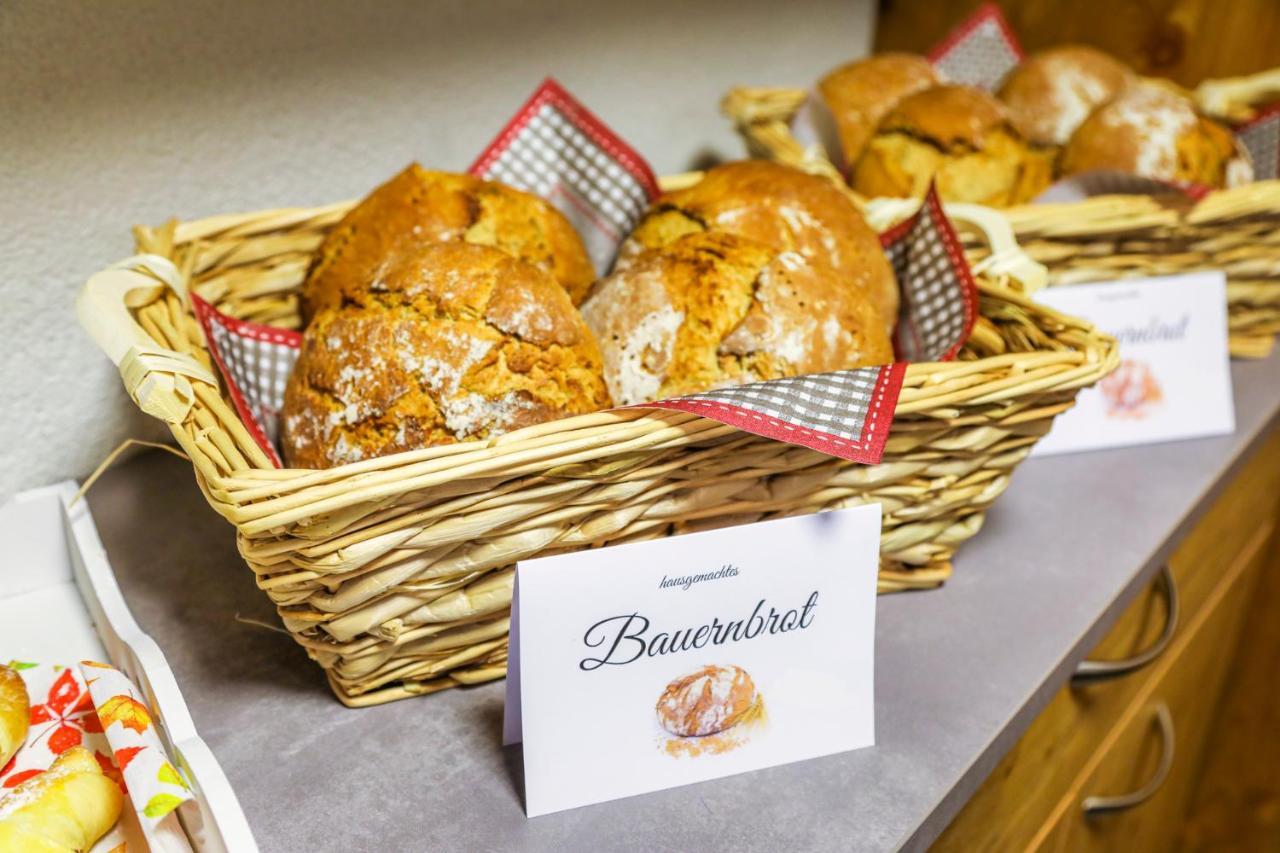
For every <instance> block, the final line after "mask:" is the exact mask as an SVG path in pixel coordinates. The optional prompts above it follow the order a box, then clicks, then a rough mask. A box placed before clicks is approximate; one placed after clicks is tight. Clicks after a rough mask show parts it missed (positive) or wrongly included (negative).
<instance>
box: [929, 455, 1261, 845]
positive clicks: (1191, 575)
mask: <svg viewBox="0 0 1280 853" xmlns="http://www.w3.org/2000/svg"><path fill="white" fill-rule="evenodd" d="M1278 499H1280V430H1276V431H1273V434H1272V435H1271V436H1270V437H1269V439H1268V440H1267V441H1266V442H1265V443H1264V445H1263V446H1262V447H1261V448H1260V449H1259V450H1258V451H1257V452H1256V453H1254V454H1252V455H1251V457H1250V458H1249V459H1247V460H1245V464H1244V465H1243V466H1242V468H1241V469H1240V471H1239V473H1238V474H1237V475H1236V476H1235V477H1234V478H1233V479H1232V481H1231V482H1230V483H1229V484H1228V485H1227V487H1226V488H1225V489H1223V491H1222V493H1221V495H1220V496H1219V498H1218V499H1217V500H1216V501H1215V502H1214V503H1213V504H1212V505H1211V506H1210V508H1209V509H1208V510H1207V511H1206V512H1205V514H1204V515H1203V517H1202V518H1201V519H1200V521H1199V522H1198V523H1197V524H1196V525H1195V526H1194V527H1193V529H1192V531H1191V532H1190V533H1189V534H1188V535H1187V536H1186V537H1185V538H1184V539H1183V541H1182V542H1181V543H1180V544H1179V546H1178V547H1177V549H1176V551H1175V552H1174V554H1173V555H1172V556H1171V558H1170V560H1169V564H1168V568H1167V571H1166V572H1165V573H1164V574H1162V576H1161V577H1160V578H1157V580H1156V581H1155V582H1154V583H1153V584H1152V585H1151V586H1150V587H1148V588H1147V589H1145V590H1143V591H1142V592H1141V593H1140V594H1139V595H1138V596H1137V598H1136V599H1135V600H1134V601H1133V602H1132V603H1131V604H1130V606H1129V607H1128V608H1127V609H1126V610H1125V611H1124V613H1123V614H1122V615H1121V616H1120V617H1119V618H1118V619H1117V621H1116V623H1115V625H1114V626H1113V627H1112V629H1111V630H1110V632H1109V633H1108V634H1107V636H1106V638H1105V639H1104V640H1103V641H1102V642H1101V643H1100V644H1099V645H1098V647H1097V648H1096V649H1095V651H1094V652H1093V653H1092V654H1091V655H1090V659H1091V660H1101V661H1118V660H1124V659H1129V658H1133V657H1134V656H1137V657H1138V658H1140V659H1146V660H1145V663H1144V665H1141V666H1136V667H1134V668H1133V670H1132V671H1130V672H1128V673H1127V674H1124V675H1122V676H1119V677H1112V678H1107V679H1103V680H1098V681H1094V682H1091V683H1086V684H1079V683H1077V684H1076V685H1075V686H1067V687H1064V688H1063V689H1062V690H1061V691H1059V693H1058V694H1057V695H1056V696H1055V697H1054V699H1053V700H1052V701H1051V702H1050V703H1049V705H1048V706H1047V707H1046V708H1045V710H1044V711H1043V712H1042V713H1041V714H1040V716H1039V717H1038V718H1037V719H1036V720H1035V722H1034V723H1032V725H1031V727H1030V728H1029V729H1028V731H1027V733H1026V734H1025V735H1024V736H1023V738H1022V739H1021V740H1020V741H1019V743H1018V744H1017V745H1016V746H1015V747H1014V748H1013V749H1012V750H1011V751H1010V752H1009V753H1008V754H1007V755H1006V756H1005V757H1004V758H1003V759H1002V760H1001V762H1000V763H999V764H998V765H997V767H996V769H995V770H994V771H992V773H991V774H990V776H989V777H988V779H987V781H986V783H985V784H984V785H983V787H982V788H981V789H979V791H978V793H977V794H975V795H974V797H973V798H972V799H971V800H970V802H969V803H968V804H967V805H966V806H965V808H964V809H963V810H962V811H961V812H960V814H959V815H958V816H957V817H956V819H955V820H954V821H953V823H952V825H951V826H950V827H949V828H948V829H947V831H946V832H945V833H944V834H943V835H942V836H941V837H940V838H939V839H938V841H937V843H936V845H935V848H934V849H935V850H941V851H950V850H963V851H972V850H1010V849H1032V850H1048V851H1059V850H1063V851H1065V850H1071V851H1075V850H1095V849H1097V850H1110V849H1116V850H1121V849H1123V850H1166V849H1173V848H1174V847H1175V846H1176V840H1177V839H1178V838H1179V836H1180V834H1181V833H1182V831H1183V828H1184V823H1185V815H1186V814H1187V813H1188V810H1189V809H1190V803H1191V802H1192V800H1193V799H1194V798H1193V788H1194V785H1195V782H1196V779H1197V776H1198V774H1199V772H1200V768H1201V766H1202V765H1203V764H1204V757H1205V754H1206V744H1207V743H1208V741H1209V732H1210V730H1211V728H1212V727H1213V725H1214V720H1215V714H1216V713H1217V709H1218V697H1219V695H1220V694H1221V692H1222V689H1223V685H1224V683H1225V682H1226V679H1227V675H1228V672H1229V670H1230V669H1231V662H1232V660H1233V658H1234V651H1235V646H1236V643H1237V639H1238V637H1239V634H1240V630H1241V625H1242V624H1244V623H1245V622H1246V619H1245V614H1246V611H1247V609H1248V608H1249V607H1250V606H1251V600H1250V590H1251V589H1252V587H1253V585H1254V584H1255V583H1256V581H1257V578H1258V577H1259V576H1260V575H1261V574H1263V573H1267V574H1268V575H1271V574H1275V573H1280V564H1276V563H1275V562H1274V561H1273V560H1271V555H1272V553H1273V552H1272V549H1271V548H1270V545H1271V540H1272V538H1273V535H1274V528H1275V524H1276V518H1277V501H1278ZM1268 579H1269V577H1268ZM1268 588H1270V587H1268ZM1175 601H1176V605H1175V604H1173V602H1175ZM1277 603H1280V602H1272V604H1271V607H1273V608H1274V606H1275V604H1277ZM1258 606H1263V603H1258ZM1171 610H1176V619H1175V621H1174V622H1173V624H1170V622H1169V619H1170V617H1171V616H1173V615H1174V614H1173V613H1172V612H1171ZM1153 650H1154V652H1155V653H1151V652H1153ZM1144 652H1148V654H1145V655H1144ZM1162 708H1163V709H1166V710H1164V711H1160V710H1159V709H1162ZM1162 718H1164V719H1165V720H1167V721H1168V725H1169V726H1170V727H1171V729H1172V732H1171V733H1170V732H1165V731H1162V729H1161V724H1160V721H1161V719H1162ZM1271 735H1272V737H1276V736H1277V733H1276V732H1272V733H1271ZM1167 750H1171V756H1172V759H1171V761H1170V763H1169V766H1168V768H1167V776H1166V778H1164V779H1163V780H1161V784H1159V785H1158V786H1156V789H1155V790H1154V791H1153V792H1152V794H1151V796H1150V797H1149V798H1147V799H1146V800H1145V801H1144V802H1142V803H1140V804H1135V805H1133V806H1132V807H1131V808H1127V809H1124V810H1119V811H1115V812H1112V813H1107V814H1096V815H1094V816H1087V815H1086V813H1085V810H1084V807H1083V806H1084V802H1085V800H1086V799H1087V798H1089V797H1104V798H1105V797H1109V796H1116V795H1122V794H1125V793H1127V792H1134V791H1139V790H1141V789H1142V788H1143V787H1144V785H1145V784H1146V783H1147V782H1148V781H1150V780H1152V779H1153V778H1155V777H1156V776H1157V775H1158V771H1161V769H1162V768H1161V762H1162V759H1164V757H1165V756H1166V751H1167ZM1104 802H1105V801H1104ZM1219 820H1220V818H1219Z"/></svg>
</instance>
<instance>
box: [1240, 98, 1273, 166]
mask: <svg viewBox="0 0 1280 853" xmlns="http://www.w3.org/2000/svg"><path fill="white" fill-rule="evenodd" d="M1236 139H1238V140H1240V144H1241V145H1243V146H1244V148H1245V150H1246V151H1248V152H1249V159H1250V160H1251V161H1252V162H1253V179H1254V180H1255V181H1271V180H1275V179H1276V178H1280V106H1274V107H1272V108H1270V109H1268V110H1266V111H1264V112H1263V113H1262V114H1260V115H1259V116H1257V117H1256V118H1254V119H1252V120H1251V121H1249V122H1247V123H1246V124H1242V125H1240V127H1237V128H1236Z"/></svg>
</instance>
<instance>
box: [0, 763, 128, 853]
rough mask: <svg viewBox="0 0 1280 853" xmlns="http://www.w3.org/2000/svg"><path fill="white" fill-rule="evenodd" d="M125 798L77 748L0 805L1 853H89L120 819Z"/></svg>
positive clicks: (100, 769)
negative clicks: (17, 852) (13, 852)
mask: <svg viewBox="0 0 1280 853" xmlns="http://www.w3.org/2000/svg"><path fill="white" fill-rule="evenodd" d="M123 804H124V795H123V794H121V793H120V786H118V785H117V784H116V783H115V782H113V781H111V780H110V779H108V778H107V777H106V776H105V775H103V773H102V768H101V767H99V766H98V762H97V759H95V758H94V757H93V755H92V754H91V753H90V752H89V751H88V750H87V749H85V748H84V747H80V746H76V747H72V748H71V749H69V750H67V751H66V752H64V753H62V755H60V756H58V760H57V761H55V762H53V766H52V767H50V768H49V769H48V770H46V771H45V772H43V773H41V774H40V775H39V776H33V777H32V778H30V779H28V780H27V781H25V782H23V783H22V784H21V785H19V786H18V787H16V788H14V789H13V791H11V792H10V793H9V794H8V795H7V796H5V797H4V798H3V799H0V850H2V851H6V853H7V851H22V853H72V851H76V853H79V852H80V851H85V850H88V849H89V848H90V847H92V846H93V845H94V843H95V842H96V841H97V840H98V839H99V838H101V837H102V836H104V835H106V834H107V831H108V830H109V829H111V827H112V826H114V825H115V822H116V821H117V820H118V819H119V818H120V809H121V807H122V806H123Z"/></svg>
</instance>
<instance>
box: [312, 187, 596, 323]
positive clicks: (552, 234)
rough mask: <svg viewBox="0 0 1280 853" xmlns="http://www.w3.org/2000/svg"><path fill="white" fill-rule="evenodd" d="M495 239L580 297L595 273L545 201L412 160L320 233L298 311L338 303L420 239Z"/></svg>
mask: <svg viewBox="0 0 1280 853" xmlns="http://www.w3.org/2000/svg"><path fill="white" fill-rule="evenodd" d="M454 240H462V241H466V242H468V243H476V244H479V245H484V246H495V247H497V248H499V249H501V250H503V251H504V252H506V253H507V254H509V255H512V256H513V257H517V258H520V259H521V260H524V261H527V262H528V263H530V264H533V265H534V266H536V267H538V268H539V269H542V270H544V271H546V272H548V273H550V274H551V275H552V276H553V277H554V278H555V280H556V281H558V282H560V284H561V285H562V286H563V287H564V289H565V290H566V291H568V293H569V296H570V298H572V299H573V302H574V304H575V305H576V304H577V303H579V302H581V301H582V299H583V297H584V296H586V293H587V290H588V288H590V287H591V283H592V282H593V281H594V280H595V269H594V267H593V266H592V264H591V259H590V258H589V257H588V256H587V252H586V249H585V248H584V247H583V245H582V240H581V238H580V237H579V236H578V234H577V232H576V231H574V230H573V226H572V225H570V224H569V221H568V220H567V219H565V218H564V215H563V214H561V213H560V211H558V210H556V209H555V208H554V207H552V206H551V205H550V204H549V203H547V202H546V201H544V200H543V199H541V198H539V197H538V196H535V195H531V194H529V193H526V192H521V191H520V190H516V189H512V188H511V187H508V186H506V185H505V184H500V183H497V182H495V181H484V180H481V179H479V178H476V177H473V176H471V175H455V174H449V173H446V172H430V171H427V170H426V169H423V168H422V167H421V166H419V165H418V164H417V163H414V164H412V165H410V166H409V167H408V168H407V169H405V170H404V171H403V172H401V173H400V174H398V175H396V176H395V177H394V178H392V179H391V180H389V181H387V182H386V183H385V184H383V185H382V186H380V187H378V188H377V189H376V190H374V191H373V192H372V193H370V194H369V195H368V196H367V197H366V198H365V199H364V200H363V201H361V202H360V203H359V204H357V205H356V206H355V207H353V208H352V209H351V210H350V211H349V212H348V213H347V215H346V216H344V217H343V218H342V221H341V222H339V223H338V224H337V225H336V226H334V228H333V230H332V231H330V232H329V234H328V235H326V237H325V239H324V242H323V243H322V244H321V246H320V249H319V251H318V252H317V253H316V256H315V259H314V260H313V262H312V265H311V270H310V271H309V273H308V274H307V278H306V281H305V282H304V283H303V285H302V305H303V316H304V317H306V318H310V317H312V316H314V315H315V314H316V313H318V312H320V311H321V310H323V309H325V308H332V307H334V306H336V305H340V304H342V300H343V298H344V297H347V296H350V294H351V293H352V291H356V290H362V289H364V288H366V287H368V286H369V285H370V283H372V282H376V281H377V280H378V278H379V275H380V270H381V268H382V266H383V265H384V264H386V263H389V262H390V260H391V258H392V257H393V256H394V255H395V254H396V253H398V252H401V251H413V250H414V249H416V248H417V247H418V246H420V245H422V244H424V243H435V242H440V241H454Z"/></svg>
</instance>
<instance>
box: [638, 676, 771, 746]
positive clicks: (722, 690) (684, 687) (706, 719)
mask: <svg viewBox="0 0 1280 853" xmlns="http://www.w3.org/2000/svg"><path fill="white" fill-rule="evenodd" d="M759 698H760V697H759V693H758V692H757V690H756V685H755V682H753V681H752V680H751V676H750V675H748V674H747V671H746V670H744V669H743V668H742V667H739V666H704V667H703V668H702V669H700V670H698V671H697V672H694V673H690V674H689V675H686V676H683V677H681V678H677V679H676V680H674V681H672V682H671V683H670V684H668V685H667V689H666V690H664V691H663V693H662V696H661V697H659V699H658V704H657V708H656V710H657V713H658V724H659V725H661V726H662V728H664V729H666V730H667V731H668V732H670V733H671V734H673V735H677V736H679V737H705V736H707V735H713V734H717V733H719V732H722V731H724V730H725V729H727V728H729V727H730V726H733V725H735V724H737V723H738V721H740V720H741V719H742V718H743V717H744V716H746V715H747V714H748V713H749V712H750V711H751V710H752V709H753V708H754V707H755V705H756V702H757V701H758V700H759Z"/></svg>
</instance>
